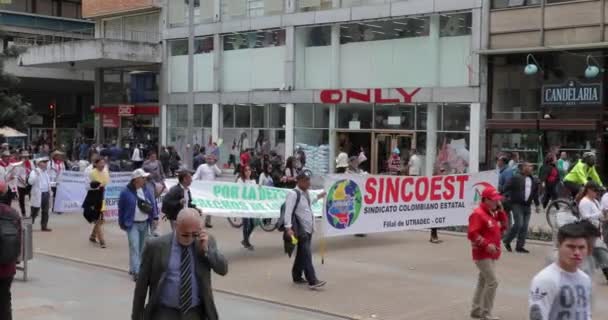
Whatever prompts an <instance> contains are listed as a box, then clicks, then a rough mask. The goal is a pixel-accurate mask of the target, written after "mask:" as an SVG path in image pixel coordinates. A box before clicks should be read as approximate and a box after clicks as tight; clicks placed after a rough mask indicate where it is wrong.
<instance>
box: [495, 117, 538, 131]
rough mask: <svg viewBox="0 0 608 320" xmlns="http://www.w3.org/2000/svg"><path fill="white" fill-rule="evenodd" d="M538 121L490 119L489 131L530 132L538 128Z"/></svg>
mask: <svg viewBox="0 0 608 320" xmlns="http://www.w3.org/2000/svg"><path fill="white" fill-rule="evenodd" d="M536 122H537V120H536V119H488V120H487V121H486V128H488V129H509V130H530V129H536V128H537V126H536V125H537V123H536Z"/></svg>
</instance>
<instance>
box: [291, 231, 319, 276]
mask: <svg viewBox="0 0 608 320" xmlns="http://www.w3.org/2000/svg"><path fill="white" fill-rule="evenodd" d="M311 242H312V235H311V234H308V233H306V234H304V235H301V236H300V237H299V238H298V248H297V250H298V251H297V252H296V259H295V260H294V261H293V268H292V269H291V276H292V279H293V280H294V281H296V280H299V279H302V273H304V276H305V277H306V281H308V284H310V285H313V284H315V283H317V281H318V279H317V275H316V274H315V267H314V266H313V265H312V251H311V248H310V246H311Z"/></svg>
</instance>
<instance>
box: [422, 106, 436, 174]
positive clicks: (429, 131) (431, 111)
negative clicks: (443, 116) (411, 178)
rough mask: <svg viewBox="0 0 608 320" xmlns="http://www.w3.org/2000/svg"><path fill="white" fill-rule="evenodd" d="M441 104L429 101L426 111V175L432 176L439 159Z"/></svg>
mask: <svg viewBox="0 0 608 320" xmlns="http://www.w3.org/2000/svg"><path fill="white" fill-rule="evenodd" d="M438 117H439V105H438V104H436V103H429V104H428V105H427V113H426V156H425V157H424V175H426V176H432V175H433V173H434V172H433V171H434V170H433V169H434V167H435V160H436V159H437V130H438V128H437V118H438Z"/></svg>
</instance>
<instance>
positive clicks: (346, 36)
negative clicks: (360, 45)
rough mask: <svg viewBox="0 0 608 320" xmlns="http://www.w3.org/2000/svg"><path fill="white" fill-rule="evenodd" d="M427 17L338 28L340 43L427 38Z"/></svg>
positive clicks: (345, 25) (372, 22) (350, 24)
mask: <svg viewBox="0 0 608 320" xmlns="http://www.w3.org/2000/svg"><path fill="white" fill-rule="evenodd" d="M429 31H430V19H429V17H416V18H399V19H393V20H379V21H363V22H357V23H348V24H343V25H341V26H340V43H341V44H346V43H351V42H363V41H379V40H390V39H400V38H415V37H427V36H428V35H429Z"/></svg>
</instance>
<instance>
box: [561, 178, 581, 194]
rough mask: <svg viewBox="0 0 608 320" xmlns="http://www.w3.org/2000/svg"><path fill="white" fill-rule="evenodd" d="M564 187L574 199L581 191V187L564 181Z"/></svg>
mask: <svg viewBox="0 0 608 320" xmlns="http://www.w3.org/2000/svg"><path fill="white" fill-rule="evenodd" d="M564 187H566V188H567V189H568V191H570V195H572V198H575V197H576V195H577V194H578V193H579V192H580V191H581V190H582V189H583V186H582V185H580V184H577V183H574V182H570V181H564Z"/></svg>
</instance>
